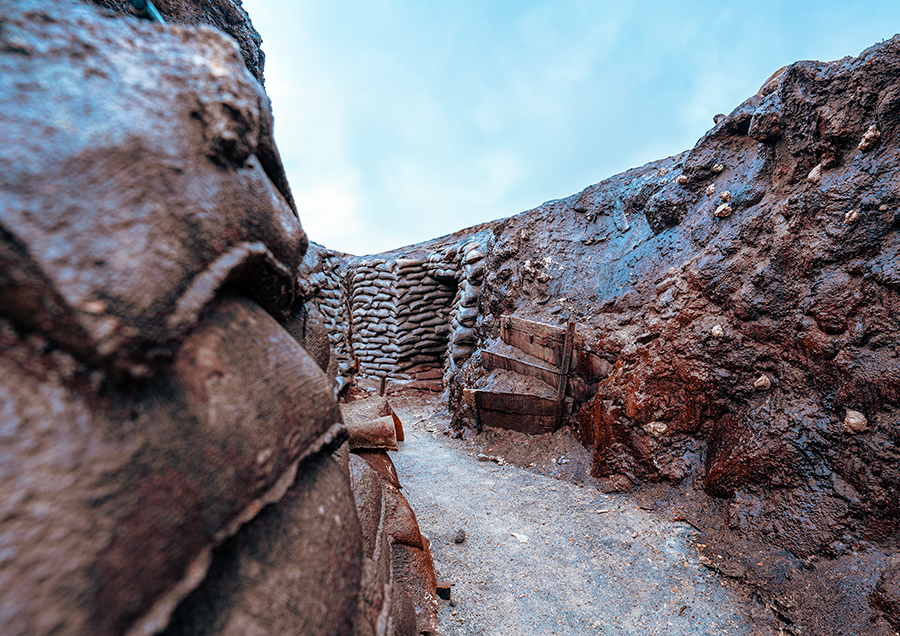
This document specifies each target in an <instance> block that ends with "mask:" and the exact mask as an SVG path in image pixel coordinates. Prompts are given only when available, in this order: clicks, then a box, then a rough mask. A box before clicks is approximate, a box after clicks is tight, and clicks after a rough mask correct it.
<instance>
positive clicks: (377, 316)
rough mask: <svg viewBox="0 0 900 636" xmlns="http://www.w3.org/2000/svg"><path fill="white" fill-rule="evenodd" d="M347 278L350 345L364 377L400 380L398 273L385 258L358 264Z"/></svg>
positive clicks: (358, 262)
mask: <svg viewBox="0 0 900 636" xmlns="http://www.w3.org/2000/svg"><path fill="white" fill-rule="evenodd" d="M351 274H352V275H351V276H350V282H351V283H350V292H349V294H350V314H351V315H350V320H351V323H350V327H351V342H350V346H351V348H352V350H353V353H354V356H355V357H356V359H357V360H358V361H359V373H360V375H362V376H363V377H367V376H368V377H391V378H397V377H399V373H398V369H397V354H398V353H399V351H400V348H399V347H398V346H397V338H398V334H397V274H396V266H395V264H394V263H392V262H387V261H385V260H384V259H380V258H379V259H367V260H364V261H357V262H356V263H355V264H353V265H352V266H351Z"/></svg>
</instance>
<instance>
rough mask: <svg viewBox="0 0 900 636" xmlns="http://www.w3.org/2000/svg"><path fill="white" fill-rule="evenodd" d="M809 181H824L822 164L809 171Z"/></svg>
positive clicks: (807, 177)
mask: <svg viewBox="0 0 900 636" xmlns="http://www.w3.org/2000/svg"><path fill="white" fill-rule="evenodd" d="M806 179H807V181H809V182H810V183H818V182H819V181H820V180H821V179H822V164H821V163H820V164H818V165H817V166H816V167H815V168H813V169H812V170H810V171H809V174H808V175H807V176H806Z"/></svg>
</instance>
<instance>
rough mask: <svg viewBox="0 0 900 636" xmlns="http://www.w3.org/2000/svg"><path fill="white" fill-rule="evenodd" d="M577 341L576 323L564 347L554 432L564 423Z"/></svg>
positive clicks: (572, 324)
mask: <svg viewBox="0 0 900 636" xmlns="http://www.w3.org/2000/svg"><path fill="white" fill-rule="evenodd" d="M574 340H575V323H574V322H570V323H569V326H568V328H567V329H566V342H565V345H564V347H563V358H562V363H561V364H560V365H559V370H560V373H559V388H558V389H557V391H556V415H555V416H554V418H553V432H554V433H555V432H556V431H558V430H559V425H560V424H561V423H562V417H563V409H564V408H565V404H564V402H565V399H566V382H567V381H568V379H569V374H568V371H569V364H570V362H571V360H572V345H573V344H574Z"/></svg>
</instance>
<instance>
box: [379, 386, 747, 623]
mask: <svg viewBox="0 0 900 636" xmlns="http://www.w3.org/2000/svg"><path fill="white" fill-rule="evenodd" d="M392 404H393V405H394V407H395V408H396V409H397V411H398V413H399V414H400V415H401V418H402V419H403V420H404V425H405V428H406V431H407V435H406V441H405V442H403V443H402V444H401V448H400V451H399V452H397V453H392V457H393V459H394V463H395V464H396V466H397V471H398V473H399V475H400V480H401V482H402V483H403V485H404V488H405V489H406V496H407V498H408V499H409V501H410V503H411V504H412V506H413V508H414V509H415V511H416V515H417V516H418V519H419V524H420V526H421V529H422V532H423V533H424V534H426V535H427V536H428V537H429V538H430V539H431V541H432V548H433V551H434V558H435V567H436V570H437V573H438V579H439V580H446V581H450V582H452V583H454V587H453V588H452V590H453V591H452V594H453V599H454V601H455V602H456V606H455V607H453V606H451V605H450V603H448V602H447V601H441V631H440V634H441V635H442V636H451V635H457V634H465V635H473V636H474V635H478V636H494V635H508V636H520V635H523V634H529V635H543V634H548V635H549V634H609V635H612V634H616V635H619V634H635V635H637V634H640V635H642V636H649V635H653V634H670V635H676V634H677V635H680V634H684V635H686V636H687V635H690V636H697V635H699V634H747V635H750V634H752V633H753V632H752V630H751V628H750V627H749V626H748V621H747V618H746V617H747V616H748V615H749V612H750V611H751V610H752V608H750V607H749V606H747V605H746V604H744V603H742V601H741V600H740V597H739V595H738V594H737V593H735V592H734V591H732V590H730V589H728V588H727V587H726V586H725V584H724V583H723V582H721V581H720V580H719V578H718V577H717V576H716V575H715V574H713V573H711V572H710V571H709V570H707V569H706V568H703V567H702V566H701V565H700V564H699V561H698V560H697V557H696V553H695V551H694V549H693V548H692V546H691V539H692V536H693V534H694V533H695V532H696V531H695V530H694V529H693V528H691V527H690V526H688V525H685V524H679V523H672V522H669V521H667V520H664V519H661V518H659V516H658V515H655V514H654V513H652V512H648V511H645V510H642V509H641V508H639V507H638V505H637V504H636V503H635V502H634V501H632V500H631V499H630V498H629V497H628V496H627V495H606V494H603V493H601V492H599V491H597V490H596V489H595V488H592V487H590V486H587V487H582V486H577V485H575V484H571V483H568V482H565V481H560V480H556V479H553V478H551V477H546V476H543V475H538V474H534V473H532V472H528V471H525V470H522V469H520V468H517V467H515V466H510V465H501V464H497V463H495V462H493V461H478V459H477V458H476V456H475V455H476V454H477V451H476V450H475V447H474V445H473V444H472V443H470V442H463V441H460V440H452V439H449V438H448V437H447V436H446V435H443V434H442V433H441V432H440V431H441V429H443V428H445V427H446V426H447V422H446V419H445V418H442V417H441V415H440V414H436V413H435V409H436V408H439V403H438V402H437V401H436V400H434V401H431V402H426V401H422V400H417V399H409V398H401V399H393V398H392ZM460 528H462V529H464V530H465V533H466V540H465V542H463V543H461V544H456V543H454V541H453V538H454V535H455V534H456V532H457V530H458V529H460Z"/></svg>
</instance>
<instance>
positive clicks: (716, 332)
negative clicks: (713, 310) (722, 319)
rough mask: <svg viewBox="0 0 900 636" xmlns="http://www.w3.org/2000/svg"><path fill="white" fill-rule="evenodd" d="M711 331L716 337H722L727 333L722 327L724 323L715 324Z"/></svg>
mask: <svg viewBox="0 0 900 636" xmlns="http://www.w3.org/2000/svg"><path fill="white" fill-rule="evenodd" d="M709 333H711V334H712V335H713V337H715V338H721V337H722V336H724V335H725V330H724V329H722V325H713V328H712V329H711V330H710V332H709Z"/></svg>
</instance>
